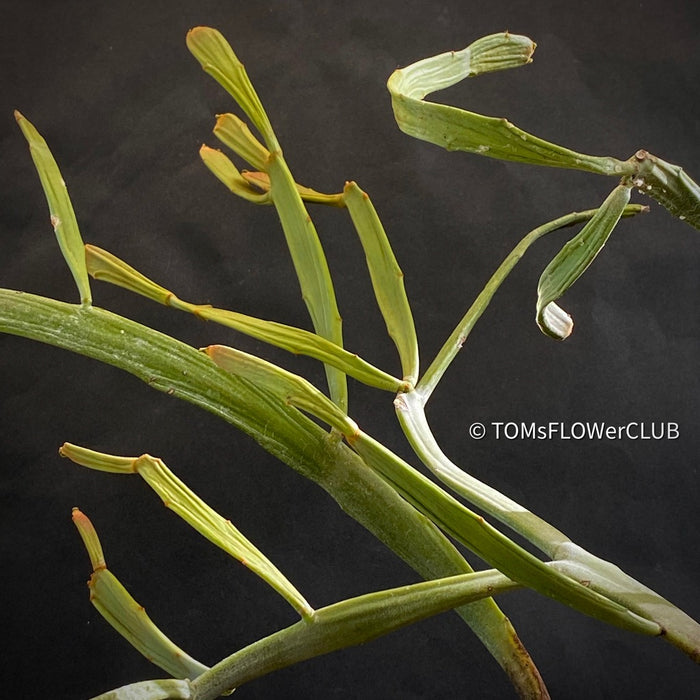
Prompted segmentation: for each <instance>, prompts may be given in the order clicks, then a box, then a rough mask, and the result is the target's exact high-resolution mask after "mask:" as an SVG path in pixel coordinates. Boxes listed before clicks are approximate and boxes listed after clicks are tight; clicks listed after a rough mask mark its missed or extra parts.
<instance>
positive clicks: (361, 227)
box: [343, 182, 419, 383]
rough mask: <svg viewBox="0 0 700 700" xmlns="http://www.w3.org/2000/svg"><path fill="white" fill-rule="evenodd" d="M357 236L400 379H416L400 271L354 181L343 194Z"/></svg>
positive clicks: (412, 330) (412, 338) (409, 315)
mask: <svg viewBox="0 0 700 700" xmlns="http://www.w3.org/2000/svg"><path fill="white" fill-rule="evenodd" d="M343 199H344V201H345V205H346V206H347V208H348V211H349V212H350V216H351V217H352V221H353V224H354V225H355V229H356V230H357V235H358V236H359V238H360V242H361V243H362V248H363V249H364V251H365V258H366V260H367V268H368V269H369V274H370V277H371V279H372V287H373V289H374V295H375V297H376V299H377V303H378V304H379V309H380V310H381V312H382V316H383V317H384V321H385V323H386V327H387V330H388V332H389V335H390V336H391V338H392V340H393V341H394V344H395V345H396V349H397V350H398V352H399V357H400V358H401V369H402V371H403V377H404V379H406V380H407V381H409V382H411V383H415V382H416V381H417V380H418V370H419V365H418V339H417V337H416V329H415V325H414V323H413V314H412V313H411V306H410V304H409V303H408V297H407V296H406V289H405V287H404V282H403V272H402V271H401V268H400V267H399V264H398V262H397V261H396V257H395V256H394V251H393V250H392V249H391V245H390V243H389V239H388V238H387V235H386V232H385V231H384V227H383V226H382V222H381V221H380V220H379V217H378V216H377V212H376V210H375V208H374V205H373V204H372V202H371V201H370V199H369V197H368V196H367V194H366V193H365V192H363V191H362V190H361V189H360V188H359V187H358V186H357V185H356V184H355V183H354V182H349V183H348V184H347V185H346V186H345V190H344V192H343Z"/></svg>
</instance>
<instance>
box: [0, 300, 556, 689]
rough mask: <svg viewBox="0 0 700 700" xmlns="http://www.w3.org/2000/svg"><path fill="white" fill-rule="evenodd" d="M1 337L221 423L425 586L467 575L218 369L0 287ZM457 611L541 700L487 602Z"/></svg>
mask: <svg viewBox="0 0 700 700" xmlns="http://www.w3.org/2000/svg"><path fill="white" fill-rule="evenodd" d="M0 332H6V333H11V334H14V335H19V336H23V337H26V338H32V339H34V340H38V341H40V342H43V343H47V344H50V345H55V346H58V347H62V348H64V349H67V350H71V351H73V352H77V353H79V354H82V355H86V356H88V357H92V358H94V359H97V360H99V361H101V362H105V363H106V364H109V365H113V366H116V367H119V368H121V369H124V370H126V371H127V372H130V373H131V374H133V375H135V376H137V377H138V378H140V379H142V380H143V381H145V382H146V383H148V384H149V386H151V387H153V388H155V389H158V390H160V391H163V392H165V393H167V394H170V395H173V396H176V397H178V398H182V399H185V400H186V401H189V402H191V403H193V404H195V405H196V406H199V407H200V408H203V409H205V410H207V411H209V412H211V413H213V414H215V415H217V416H219V417H220V418H223V419H224V420H225V421H227V422H228V423H230V424H232V425H234V426H236V427H237V428H239V429H241V430H243V431H244V432H246V433H247V434H248V435H250V436H251V437H253V438H254V439H255V440H256V441H257V442H258V443H259V444H260V445H262V447H264V448H265V449H266V450H267V451H268V452H270V453H271V454H273V455H275V456H276V457H278V458H279V459H281V460H282V461H283V462H285V463H286V464H287V465H289V466H290V467H292V468H293V469H295V470H296V471H298V472H299V473H300V474H302V475H303V476H305V477H307V478H309V479H311V480H312V481H314V482H315V483H317V484H318V485H319V486H321V487H322V488H323V489H324V490H326V491H327V492H328V493H329V494H330V495H331V496H332V497H333V498H334V499H335V500H336V502H337V503H338V505H339V506H340V507H341V508H342V509H343V510H344V511H345V512H346V513H347V514H348V515H350V516H351V517H352V518H354V519H355V520H357V521H358V522H359V523H360V524H362V525H363V526H364V527H366V528H367V529H368V530H369V531H370V532H371V533H372V534H373V535H375V536H376V537H377V538H378V539H379V540H380V541H382V542H384V543H385V544H386V545H387V546H388V547H389V548H390V549H392V550H393V551H394V552H395V553H396V554H397V555H398V556H399V557H401V558H402V559H403V560H404V561H406V562H407V563H408V564H409V565H410V566H411V567H412V568H413V569H414V570H415V571H417V572H418V573H419V574H420V575H421V576H423V577H424V578H426V579H433V578H441V577H444V576H451V575H455V574H462V573H469V572H471V571H472V569H471V567H470V566H469V564H468V563H467V562H466V561H465V559H464V558H463V557H462V556H461V555H460V554H459V552H458V551H457V550H456V549H455V548H454V546H453V545H452V544H451V543H450V542H449V541H448V540H447V538H446V537H445V536H444V535H443V534H442V533H441V532H440V531H439V530H438V528H437V527H436V526H435V525H434V524H433V523H432V522H430V520H428V519H427V518H426V517H425V516H423V515H422V514H420V513H419V512H418V511H417V510H416V509H415V508H413V507H412V506H411V505H409V504H408V503H407V502H406V501H405V500H404V499H403V498H401V496H399V494H397V492H396V491H395V490H394V489H393V488H392V487H391V486H389V485H388V484H387V483H386V482H385V481H384V480H383V479H382V478H380V477H379V476H377V475H376V474H375V473H374V472H372V471H371V470H369V469H367V467H366V465H365V464H364V462H363V461H362V460H361V459H360V458H359V457H358V456H357V455H356V454H355V453H354V452H353V451H352V450H351V449H349V448H348V447H347V446H346V445H344V444H343V443H339V442H338V441H337V440H334V439H332V438H331V437H330V436H329V434H328V433H326V432H325V431H324V430H323V429H321V428H320V427H319V426H318V425H316V423H314V422H313V421H312V420H310V419H309V418H306V416H304V415H302V414H301V413H300V412H299V411H297V410H296V409H293V408H291V407H287V406H284V405H283V404H281V403H280V402H279V401H276V400H274V401H273V400H272V399H271V398H270V397H269V395H268V394H266V393H264V392H261V391H259V390H258V389H256V387H255V385H253V384H252V383H250V382H246V381H242V380H239V379H237V378H236V377H235V376H233V375H230V374H229V373H227V372H225V371H223V370H221V369H219V368H218V367H216V365H214V363H213V362H211V361H210V360H209V359H208V358H207V357H206V356H205V355H204V354H203V353H201V352H199V351H197V350H195V349H194V348H192V347H191V346H189V345H186V344H185V343H182V342H180V341H177V340H175V339H173V338H171V337H169V336H166V335H164V334H162V333H159V332H157V331H154V330H152V329H150V328H147V327H145V326H142V325H140V324H138V323H135V322H133V321H130V320H129V319H125V318H123V317H120V316H118V315H116V314H112V313H110V312H108V311H105V310H103V309H99V308H96V307H91V308H82V307H79V306H75V305H72V304H66V303H64V302H60V301H56V300H53V299H46V298H44V297H38V296H35V295H32V294H26V293H23V292H17V291H13V290H6V289H0ZM457 612H458V613H459V614H460V616H461V617H462V618H463V619H464V620H465V621H466V622H467V624H468V625H470V627H472V629H473V630H474V632H475V633H476V634H477V635H478V637H479V638H480V639H481V641H482V642H483V643H484V645H485V646H486V647H487V648H488V650H489V651H490V652H491V654H492V655H493V656H494V658H495V659H496V660H497V661H498V663H499V664H500V665H501V666H502V667H503V668H504V669H505V670H506V672H507V673H508V675H509V677H510V678H511V680H512V681H513V683H514V685H515V686H516V688H517V689H518V691H519V692H520V693H521V694H522V695H523V696H525V697H531V698H535V697H542V696H543V693H542V692H541V690H540V689H541V688H542V687H543V686H542V680H541V678H540V676H539V674H538V672H537V669H536V668H535V666H534V664H533V663H532V660H531V659H530V657H529V655H528V654H527V652H526V651H525V650H524V648H523V646H522V644H521V643H520V641H519V640H518V638H517V635H516V634H515V631H514V630H513V628H512V627H511V626H510V625H509V623H508V621H507V619H506V618H505V616H504V614H503V613H502V611H501V610H500V609H499V608H498V606H497V605H496V604H495V602H494V601H493V600H492V599H490V598H487V599H484V600H483V601H478V602H476V603H473V604H471V605H467V606H462V607H460V608H459V609H458V611H457Z"/></svg>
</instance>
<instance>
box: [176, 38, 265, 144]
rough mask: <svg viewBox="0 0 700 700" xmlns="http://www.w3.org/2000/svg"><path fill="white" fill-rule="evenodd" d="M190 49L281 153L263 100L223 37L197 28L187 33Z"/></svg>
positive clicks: (207, 71)
mask: <svg viewBox="0 0 700 700" xmlns="http://www.w3.org/2000/svg"><path fill="white" fill-rule="evenodd" d="M187 48H188V49H189V50H190V52H191V53H192V55H193V56H194V57H195V58H196V59H197V60H198V61H199V63H200V64H201V66H202V68H203V69H204V71H205V72H206V73H209V75H211V76H212V77H213V78H214V80H216V81H217V82H218V83H219V84H220V85H221V86H222V87H223V88H224V90H226V92H228V93H229V94H230V95H231V96H232V97H233V99H234V100H236V102H237V103H238V105H239V106H240V108H241V109H242V110H243V111H244V112H245V113H246V115H247V116H248V118H249V119H250V121H251V122H252V123H253V124H254V125H255V128H256V129H257V130H258V131H259V132H260V133H261V134H262V136H263V138H264V139H265V143H266V144H267V147H268V149H269V150H271V151H276V150H279V144H278V143H277V139H276V138H275V134H274V132H273V131H272V126H271V125H270V121H269V119H268V118H267V114H265V110H264V109H263V106H262V103H261V102H260V98H259V97H258V95H257V93H256V92H255V89H254V88H253V86H252V84H251V82H250V79H249V78H248V74H247V73H246V70H245V68H244V66H243V64H242V63H241V62H240V61H239V60H238V57H237V56H236V54H235V53H234V52H233V49H232V48H231V46H230V44H229V43H228V42H227V41H226V39H225V38H224V37H223V35H222V34H221V33H220V32H219V31H217V30H216V29H212V28H211V27H195V28H194V29H190V31H189V32H188V33H187Z"/></svg>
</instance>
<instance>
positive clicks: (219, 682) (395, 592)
mask: <svg viewBox="0 0 700 700" xmlns="http://www.w3.org/2000/svg"><path fill="white" fill-rule="evenodd" d="M517 587H518V586H517V584H515V583H513V582H512V581H510V580H509V579H508V578H506V577H505V576H504V575H503V574H501V573H500V572H498V571H494V570H490V571H482V572H479V573H475V574H466V575H464V576H455V577H453V578H451V579H441V580H438V581H428V582H425V583H418V584H414V585H412V586H403V587H402V588H395V589H392V590H389V591H380V592H377V593H370V594H368V595H364V596H359V597H357V598H351V599H349V600H344V601H342V602H340V603H336V604H334V605H329V606H328V607H325V608H320V609H319V610H317V611H316V612H315V613H314V615H313V617H312V618H311V619H310V620H306V621H300V622H298V623H296V624H294V625H292V626H291V627H287V628H285V629H283V630H280V631H279V632H276V633H275V634H272V635H270V636H269V637H265V638H264V639H261V640H259V641H257V642H255V643H254V644H251V645H250V646H247V647H245V648H244V649H241V650H240V651H238V652H236V653H235V654H232V655H231V656H229V657H228V658H226V659H224V660H223V661H220V662H219V663H218V664H216V665H215V666H212V668H211V669H210V670H208V671H206V672H204V673H203V674H202V675H201V676H199V677H197V678H196V679H195V680H194V681H192V682H191V689H192V692H193V696H194V700H211V699H212V698H216V697H218V696H219V695H221V694H222V693H225V692H227V691H230V690H232V689H233V688H237V687H240V686H241V685H243V684H244V683H247V682H248V681H251V680H253V679H255V678H260V677H261V676H264V675H265V674H267V673H270V672H272V671H276V670H278V669H280V668H285V667H286V666H291V665H292V664H295V663H299V662H300V661H305V660H307V659H310V658H312V657H315V656H321V655H322V654H328V653H330V652H333V651H337V650H339V649H344V648H346V647H350V646H355V645H357V644H362V643H364V642H368V641H370V640H372V639H376V638H377V637H380V636H382V635H385V634H388V633H389V632H393V631H395V630H397V629H400V628H401V627H404V626H406V625H408V624H412V623H414V622H418V621H419V620H422V619H425V618H427V617H429V616H431V615H436V614H438V613H441V612H445V611H447V610H450V609H452V608H454V607H455V606H458V605H463V604H465V603H468V602H471V601H475V600H479V599H482V598H485V597H489V596H491V595H492V594H494V593H502V592H505V591H508V590H512V589H514V588H517Z"/></svg>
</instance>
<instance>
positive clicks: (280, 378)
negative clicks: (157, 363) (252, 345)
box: [204, 345, 357, 435]
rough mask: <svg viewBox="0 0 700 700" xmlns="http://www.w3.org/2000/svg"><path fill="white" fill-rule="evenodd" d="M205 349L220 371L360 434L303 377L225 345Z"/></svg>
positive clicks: (346, 418)
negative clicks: (224, 371) (244, 380)
mask: <svg viewBox="0 0 700 700" xmlns="http://www.w3.org/2000/svg"><path fill="white" fill-rule="evenodd" d="M204 350H205V352H206V353H207V355H208V356H209V357H210V358H211V359H212V360H213V361H214V363H215V364H216V365H217V366H218V367H221V369H224V370H226V371H227V372H231V374H235V375H236V376H238V377H242V378H243V379H247V380H249V381H251V382H253V383H254V384H257V385H258V386H260V387H262V388H264V389H266V390H267V391H269V392H270V393H272V394H274V395H275V396H277V397H278V398H279V399H280V400H281V401H284V402H285V403H288V404H289V405H291V406H296V407H297V408H300V409H303V410H304V411H307V412H308V413H310V414H311V415H313V416H316V417H317V418H320V419H321V420H322V421H324V422H325V423H328V425H330V426H331V427H333V428H336V429H337V430H339V431H340V432H341V433H343V434H344V435H354V434H355V432H356V431H357V425H356V424H355V422H354V421H353V420H352V419H351V418H349V417H348V416H347V414H346V413H345V412H343V411H342V410H341V409H340V408H339V407H338V406H337V405H336V404H334V403H333V402H332V401H331V400H330V399H329V398H328V397H327V396H325V395H324V394H322V393H321V392H320V391H319V390H318V389H317V388H316V387H315V386H314V385H313V384H311V382H309V381H307V380H306V379H304V378H303V377H300V376H299V375H297V374H293V373H292V372H288V371H287V370H285V369H282V368H281V367H278V366H277V365H274V364H272V363H271V362H267V360H263V359H261V358H259V357H255V355H249V354H248V353H246V352H243V351H242V350H236V349H235V348H229V347H226V346H225V345H210V346H209V347H208V348H205V349H204Z"/></svg>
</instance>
